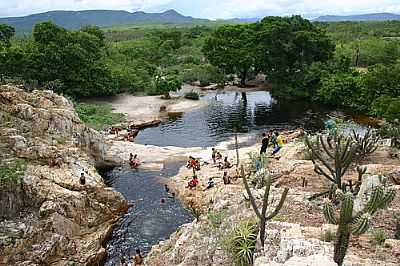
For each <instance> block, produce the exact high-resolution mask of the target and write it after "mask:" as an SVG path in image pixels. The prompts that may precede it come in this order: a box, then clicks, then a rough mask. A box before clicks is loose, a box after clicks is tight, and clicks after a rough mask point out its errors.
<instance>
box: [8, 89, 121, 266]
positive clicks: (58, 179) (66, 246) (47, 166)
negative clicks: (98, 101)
mask: <svg viewBox="0 0 400 266" xmlns="http://www.w3.org/2000/svg"><path fill="white" fill-rule="evenodd" d="M0 121H1V122H2V123H1V128H0V143H1V145H0V149H1V153H2V157H1V159H2V160H13V159H14V158H20V159H23V160H25V162H26V163H27V170H26V173H25V174H24V177H23V179H22V182H21V183H20V184H15V185H14V188H13V189H7V190H6V192H4V191H3V190H2V192H1V194H0V202H1V204H0V207H2V210H3V211H4V210H5V211H4V213H7V215H5V216H4V217H5V218H6V219H4V220H2V221H1V222H0V265H3V264H4V265H97V264H99V263H101V261H102V260H103V259H104V257H105V255H106V254H105V249H104V243H105V241H106V239H107V238H108V236H109V234H110V232H111V230H112V226H113V223H114V222H115V221H116V219H118V218H119V216H120V215H121V213H123V212H125V211H126V210H127V203H126V201H125V199H124V198H123V197H122V195H121V194H120V193H118V192H115V191H113V190H112V189H111V188H108V187H107V186H106V185H105V184H104V182H103V180H102V178H101V176H100V175H99V174H98V173H97V171H96V169H95V167H94V166H95V165H96V164H103V163H104V162H105V160H104V158H105V153H106V152H107V149H108V148H109V146H110V144H109V143H107V141H105V139H104V137H103V136H102V135H101V134H99V133H98V132H97V131H95V130H92V129H90V128H87V127H86V126H85V125H83V124H82V123H81V121H80V120H79V117H78V116H77V114H76V113H75V111H74V108H73V105H72V104H71V102H70V101H68V100H67V99H66V98H64V97H61V96H58V95H56V94H54V93H53V92H51V91H34V92H32V93H27V92H25V91H23V90H21V89H17V88H15V87H12V86H1V87H0ZM111 163H116V162H111ZM82 173H84V175H85V177H86V184H85V185H81V184H80V183H79V177H80V175H81V174H82ZM5 193H7V195H5ZM6 199H8V203H7V202H6ZM10 201H11V202H13V204H15V205H13V206H11V207H8V209H5V208H6V207H5V206H9V205H7V204H9V202H10ZM11 210H13V211H11Z"/></svg>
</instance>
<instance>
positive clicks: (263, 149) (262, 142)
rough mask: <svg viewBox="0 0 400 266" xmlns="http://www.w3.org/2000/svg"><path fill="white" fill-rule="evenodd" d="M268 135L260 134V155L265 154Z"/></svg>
mask: <svg viewBox="0 0 400 266" xmlns="http://www.w3.org/2000/svg"><path fill="white" fill-rule="evenodd" d="M269 137H270V135H269V134H266V133H262V140H261V149H260V154H263V153H266V152H267V148H268V144H269Z"/></svg>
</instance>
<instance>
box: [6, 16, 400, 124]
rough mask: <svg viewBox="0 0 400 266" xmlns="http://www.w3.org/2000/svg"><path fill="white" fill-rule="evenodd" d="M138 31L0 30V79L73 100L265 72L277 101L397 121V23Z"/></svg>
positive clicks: (280, 22)
mask: <svg viewBox="0 0 400 266" xmlns="http://www.w3.org/2000/svg"><path fill="white" fill-rule="evenodd" d="M206 25H207V26H204V25H191V26H190V25H169V26H168V25H165V24H164V25H161V24H152V25H150V24H139V25H134V26H120V27H112V28H107V29H104V30H100V29H99V28H96V27H85V28H82V29H81V30H77V31H67V30H65V29H63V28H61V27H58V26H55V25H54V24H52V23H49V22H46V23H41V24H37V25H36V26H35V28H34V31H33V34H32V36H30V37H28V38H25V39H22V40H20V39H16V38H14V37H13V34H14V29H13V28H12V27H9V26H6V25H1V26H0V33H1V34H0V79H1V80H3V81H4V80H6V81H8V80H10V79H14V80H17V81H19V82H24V83H25V84H27V85H29V86H36V87H37V86H39V87H44V88H50V89H53V90H55V91H56V92H59V93H63V94H67V95H71V96H75V97H80V96H95V95H113V94H116V93H120V92H130V93H137V92H144V93H147V94H152V95H155V94H158V95H162V94H164V95H165V96H168V95H167V94H168V92H169V91H171V90H177V89H179V88H180V86H181V84H182V83H183V82H188V83H192V82H199V83H200V85H202V86H208V85H210V84H211V83H218V84H225V83H226V81H228V80H233V79H234V78H235V77H238V78H239V79H240V83H241V84H242V85H245V83H246V80H250V79H252V78H253V77H254V76H255V75H256V74H258V73H263V74H265V75H266V78H267V80H268V81H269V82H270V83H271V84H272V92H273V94H274V96H279V97H291V98H306V99H309V100H311V101H318V102H322V103H325V104H328V105H331V106H333V107H347V108H351V109H353V110H355V111H358V112H360V113H365V114H370V115H376V116H380V117H385V118H387V119H388V120H390V121H392V120H395V119H396V118H399V117H400V110H399V109H400V107H399V106H400V105H399V102H400V89H399V87H398V84H400V75H399V74H398V73H399V69H400V62H399V57H400V27H399V25H400V22H399V21H388V22H334V23H320V22H318V23H311V22H309V21H307V20H305V19H302V18H301V17H299V16H293V17H285V18H281V17H266V18H264V19H263V20H262V21H260V22H258V23H247V24H230V25H220V24H219V23H209V24H206Z"/></svg>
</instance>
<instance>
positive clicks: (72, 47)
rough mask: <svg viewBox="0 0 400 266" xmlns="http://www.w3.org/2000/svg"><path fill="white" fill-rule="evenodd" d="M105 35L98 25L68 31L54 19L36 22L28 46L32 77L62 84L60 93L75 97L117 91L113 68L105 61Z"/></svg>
mask: <svg viewBox="0 0 400 266" xmlns="http://www.w3.org/2000/svg"><path fill="white" fill-rule="evenodd" d="M104 45H105V44H104V36H103V33H102V32H101V31H100V30H99V29H98V28H95V27H86V28H84V29H82V30H80V31H74V32H72V31H67V30H65V29H63V28H61V27H58V26H56V25H54V24H53V23H51V22H45V23H40V24H37V25H36V26H35V28H34V30H33V41H32V45H31V46H30V49H29V55H30V60H29V61H30V64H31V65H30V67H31V69H32V70H31V71H30V72H29V77H28V78H30V79H35V80H38V81H39V83H40V84H42V85H46V84H48V83H49V82H50V83H54V82H55V81H56V83H57V84H61V86H57V87H55V88H53V89H55V90H56V91H57V92H61V93H66V94H69V95H74V96H89V95H107V94H112V93H113V92H115V82H113V79H112V76H111V71H110V69H109V68H108V67H107V65H106V64H105V62H104Z"/></svg>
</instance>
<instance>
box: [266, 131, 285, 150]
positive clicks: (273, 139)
mask: <svg viewBox="0 0 400 266" xmlns="http://www.w3.org/2000/svg"><path fill="white" fill-rule="evenodd" d="M270 143H272V145H273V150H272V154H271V155H275V154H277V153H278V152H279V151H280V150H281V149H282V147H283V138H282V136H281V135H280V134H279V132H277V131H276V132H275V133H273V134H272V133H270V132H268V133H262V140H261V149H260V154H264V153H266V152H267V148H268V146H269V144H270Z"/></svg>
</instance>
